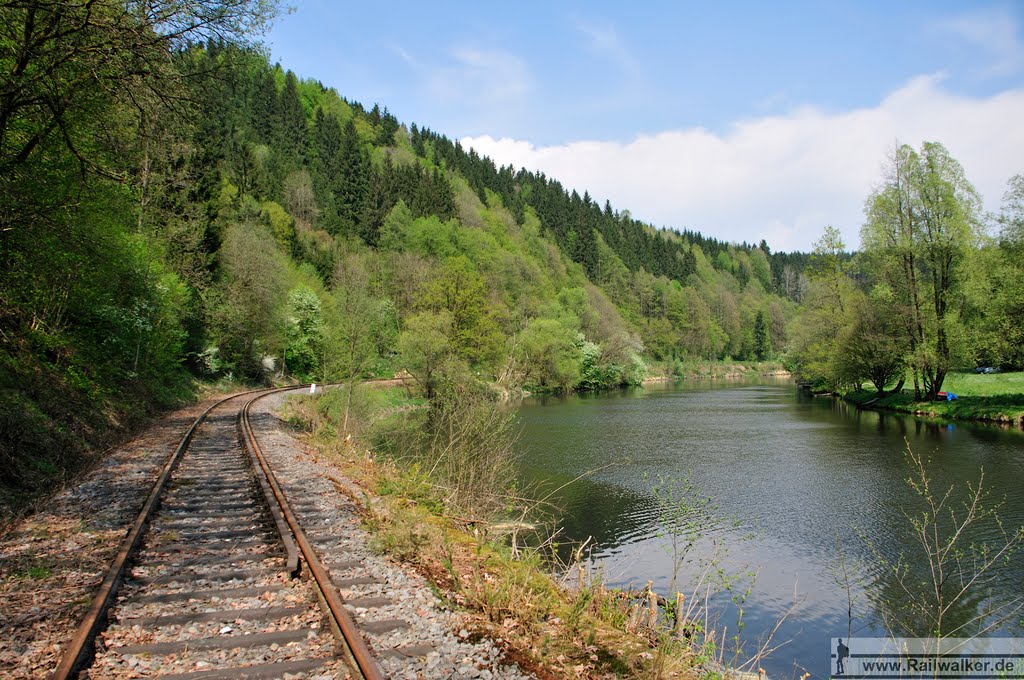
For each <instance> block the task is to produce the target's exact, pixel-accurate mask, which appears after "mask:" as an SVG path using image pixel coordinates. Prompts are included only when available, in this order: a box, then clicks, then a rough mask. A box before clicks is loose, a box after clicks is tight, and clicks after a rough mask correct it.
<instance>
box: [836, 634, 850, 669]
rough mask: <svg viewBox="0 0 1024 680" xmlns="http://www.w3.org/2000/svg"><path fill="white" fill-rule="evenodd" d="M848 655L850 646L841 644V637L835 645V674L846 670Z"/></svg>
mask: <svg viewBox="0 0 1024 680" xmlns="http://www.w3.org/2000/svg"><path fill="white" fill-rule="evenodd" d="M849 656H850V648H849V647H847V646H846V645H844V644H843V639H842V638H839V644H838V645H836V675H842V674H843V673H845V672H846V658H847V657H849Z"/></svg>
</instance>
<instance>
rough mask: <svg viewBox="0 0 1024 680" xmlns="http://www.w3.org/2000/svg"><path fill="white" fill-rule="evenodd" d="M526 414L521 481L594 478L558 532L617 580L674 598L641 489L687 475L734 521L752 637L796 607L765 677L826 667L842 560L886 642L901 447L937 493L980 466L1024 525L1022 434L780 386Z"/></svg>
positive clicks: (1004, 585) (1013, 574)
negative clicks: (749, 580) (888, 563)
mask: <svg viewBox="0 0 1024 680" xmlns="http://www.w3.org/2000/svg"><path fill="white" fill-rule="evenodd" d="M520 417H521V421H522V424H523V435H522V440H521V441H522V446H523V447H524V450H525V452H526V460H525V462H524V465H523V471H522V475H523V478H524V480H526V481H536V480H545V483H546V484H548V487H549V488H556V487H558V486H559V485H561V484H564V483H566V482H568V481H570V480H572V479H574V478H576V477H577V476H579V475H580V474H582V473H585V472H587V471H591V470H596V472H594V473H593V474H592V475H590V476H588V477H586V478H585V479H583V480H581V481H579V482H576V483H573V484H570V485H568V486H567V487H565V488H564V489H562V490H561V491H560V492H559V493H558V494H556V499H557V501H558V503H559V504H560V506H561V507H563V508H564V510H565V519H564V522H563V524H564V528H565V535H566V536H567V537H568V538H570V539H573V540H583V539H585V538H586V537H588V536H590V537H593V540H594V542H595V544H596V557H597V559H598V561H599V562H600V564H601V565H602V567H603V568H604V570H605V572H606V574H607V577H608V578H609V580H611V581H612V582H613V583H616V584H619V585H623V584H628V583H641V584H642V583H644V582H646V581H647V580H648V579H652V580H654V581H655V584H656V587H659V588H662V589H665V588H667V586H668V581H669V579H670V575H671V559H670V558H669V557H668V556H667V555H666V553H665V551H664V550H662V542H661V541H659V540H658V538H657V536H656V534H657V517H656V506H655V503H654V502H653V498H652V497H651V493H650V488H651V481H650V480H654V479H657V478H658V477H669V478H673V477H674V478H677V479H681V478H683V477H685V476H689V477H690V478H692V479H693V480H694V481H695V482H696V483H697V484H698V485H699V486H700V488H701V490H702V491H703V493H705V494H707V495H710V496H712V497H713V498H714V500H715V502H716V503H717V504H718V505H719V506H720V508H721V511H722V513H723V514H725V515H727V516H728V517H732V518H735V519H737V520H738V521H739V523H740V526H741V529H740V530H738V531H736V532H732V533H730V534H729V536H728V537H726V538H725V539H724V540H725V542H726V543H727V544H728V548H729V557H728V563H729V566H730V567H732V568H736V569H743V568H744V567H747V566H752V567H755V568H757V567H759V568H760V572H759V576H758V581H757V585H756V588H755V591H754V593H753V596H752V598H751V600H750V601H749V602H748V603H747V607H746V609H747V612H748V615H747V619H746V625H747V630H748V631H749V632H750V634H751V636H752V637H755V638H756V637H757V636H758V635H759V634H763V633H764V632H765V631H766V630H770V629H771V627H772V626H773V625H774V624H775V622H776V621H777V620H778V617H779V616H781V615H783V614H784V613H785V612H786V611H787V610H788V609H789V608H790V607H791V606H792V605H793V603H794V602H799V603H800V606H799V609H798V611H797V612H796V613H795V614H793V615H792V616H791V617H790V618H789V619H788V620H787V621H786V622H785V623H784V624H783V626H782V629H781V630H780V632H779V638H778V639H787V640H792V642H791V643H790V644H788V645H787V646H786V647H784V648H783V649H782V650H780V651H779V652H777V653H776V654H775V656H774V657H773V658H772V659H771V660H770V661H769V664H768V666H766V667H767V668H768V669H769V671H773V672H774V673H775V674H784V675H791V674H792V673H791V672H790V671H792V669H793V668H794V663H797V662H799V663H802V665H803V666H804V667H806V668H808V669H809V670H811V671H812V672H813V673H814V675H816V676H817V675H823V674H824V673H825V672H826V671H827V654H828V649H827V638H828V637H829V636H830V635H839V634H845V631H846V630H847V626H848V621H847V617H846V609H847V596H846V591H845V589H844V588H843V587H842V586H841V585H840V584H837V582H836V578H835V576H834V574H833V571H834V570H835V567H836V564H837V560H838V557H839V555H844V556H845V558H846V560H847V561H848V563H849V564H850V565H859V569H858V572H857V573H858V581H857V584H855V586H856V587H854V589H853V591H854V594H855V595H856V596H857V597H858V598H859V602H860V603H861V604H863V605H865V606H864V612H865V616H864V617H862V618H860V619H858V620H857V621H856V622H852V624H849V625H852V626H853V628H854V631H855V634H858V633H859V634H861V635H865V634H872V633H882V632H884V631H883V621H884V620H885V619H886V618H887V617H886V615H885V614H886V611H887V608H888V609H890V610H903V609H905V607H904V606H902V605H901V604H900V603H901V602H903V600H901V599H900V598H899V597H897V594H898V593H897V591H898V590H900V589H901V588H902V586H901V585H900V584H899V583H894V582H893V580H892V578H891V570H890V571H889V572H886V571H885V570H883V569H881V568H880V566H879V556H881V557H882V558H885V559H890V560H894V559H896V557H897V555H898V554H899V551H900V549H901V548H907V547H910V546H909V545H908V544H907V542H906V540H905V538H904V537H905V533H906V532H905V530H906V526H907V520H906V517H905V514H904V512H905V511H908V510H912V509H913V508H914V502H915V499H914V497H913V494H912V493H911V492H910V491H909V490H908V488H907V486H906V483H905V479H906V477H907V476H908V474H909V472H910V469H909V467H908V465H907V461H906V460H905V457H904V455H903V450H904V449H905V446H906V444H905V440H906V441H909V442H910V445H911V446H912V447H913V449H914V450H915V451H916V452H917V453H919V454H922V455H926V456H928V457H929V458H930V459H931V461H932V462H931V464H930V467H929V470H930V474H931V475H932V477H933V481H934V484H935V486H936V488H941V489H944V488H947V487H948V486H949V485H950V484H951V483H961V482H963V481H964V480H976V479H977V477H978V472H979V470H980V468H982V467H984V469H985V473H986V482H987V483H988V484H989V488H990V489H991V491H992V494H993V496H994V497H1004V496H1005V497H1006V499H1007V502H1006V505H1005V506H1004V508H1003V510H1002V516H1003V518H1004V520H1005V522H1006V525H1007V526H1011V527H1013V526H1019V525H1021V524H1024V487H1022V485H1021V484H1020V480H1021V479H1022V474H1021V473H1022V471H1024V470H1022V469H1024V446H1022V445H1024V436H1022V435H1021V433H1020V432H1017V431H1006V430H1000V429H998V428H986V427H974V426H969V425H962V424H957V425H950V424H943V423H938V422H929V421H923V420H919V419H915V418H908V417H903V416H897V415H893V414H883V413H877V412H873V411H859V410H857V409H855V408H853V407H852V406H850V405H848V404H845V403H843V402H838V401H834V400H831V399H822V398H813V397H808V396H806V395H803V394H801V393H800V392H799V391H798V390H796V389H795V388H794V387H793V386H792V385H791V384H790V383H788V382H786V381H780V380H773V379H762V380H759V381H755V382H752V383H745V384H728V385H721V384H713V383H703V384H694V383H687V384H685V385H683V386H670V385H657V386H652V387H649V388H645V389H636V390H627V391H622V392H616V393H612V394H600V395H585V396H575V397H561V398H550V397H549V398H543V399H536V400H531V401H527V402H526V403H524V404H523V406H522V408H521V409H520ZM741 534H742V535H752V536H753V537H752V538H749V539H747V540H740V539H739V538H738V536H740V535H741ZM859 534H863V535H864V536H867V537H869V539H870V540H869V541H868V542H865V541H864V540H862V539H861V538H860V536H859ZM993 535H994V534H993V533H992V532H990V533H989V534H987V537H992V536H993ZM874 551H877V552H878V554H877V555H876V554H875V552H874ZM917 566H918V567H919V566H920V564H918V565H917ZM996 576H997V578H996V579H995V580H994V581H993V583H992V584H991V588H992V592H990V593H988V594H987V595H986V594H984V593H983V594H982V595H981V596H980V598H979V600H978V601H974V602H968V603H966V604H965V605H964V606H963V607H962V611H961V612H960V613H959V614H957V616H959V617H961V618H962V617H965V616H969V615H970V612H973V611H975V610H976V608H977V607H978V606H980V605H982V604H983V603H984V601H986V600H988V601H991V598H992V597H999V596H1001V595H1007V594H1016V593H1017V592H1019V590H1020V588H1019V583H1020V582H1021V580H1022V578H1024V573H1021V571H1020V570H1019V568H1016V567H1015V568H1012V569H1010V568H1008V569H1003V570H1002V571H1001V572H1000V573H998V574H997V575H996ZM869 595H870V597H869ZM726 614H728V612H726Z"/></svg>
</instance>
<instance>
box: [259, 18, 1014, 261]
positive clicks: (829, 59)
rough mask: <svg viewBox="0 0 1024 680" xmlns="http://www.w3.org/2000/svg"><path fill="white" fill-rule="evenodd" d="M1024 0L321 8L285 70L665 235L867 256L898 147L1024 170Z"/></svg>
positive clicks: (278, 37)
mask: <svg viewBox="0 0 1024 680" xmlns="http://www.w3.org/2000/svg"><path fill="white" fill-rule="evenodd" d="M1022 20H1024V6H1022V5H1020V4H1014V3H981V2H975V3H949V2H899V3H881V2H832V3H826V2H808V3H796V2H793V3H763V2H751V3H708V2H673V3H645V4H643V5H636V6H634V5H630V4H628V3H622V2H616V3H588V4H586V5H583V4H570V3H517V4H508V3H501V4H498V3H437V4H436V5H432V4H423V3H404V2H389V3H386V4H385V3H378V4H371V3H360V4H358V5H357V4H348V3H345V4H341V3H334V2H300V3H298V4H297V7H296V11H295V12H294V13H292V14H289V15H287V16H284V17H282V18H281V19H280V20H279V21H278V22H277V25H276V26H275V27H274V29H273V30H272V32H271V33H270V35H269V36H268V37H267V43H268V47H269V49H270V52H271V55H272V56H273V58H274V59H276V60H279V61H280V62H281V63H282V65H283V66H284V67H285V68H290V69H292V70H294V71H295V72H296V73H298V74H299V75H300V76H303V77H312V78H317V79H319V80H321V81H323V82H324V83H325V84H327V85H330V86H333V87H335V88H336V89H337V90H338V91H339V92H340V93H341V94H342V95H344V96H346V97H348V98H350V99H355V100H358V101H362V102H363V103H364V104H367V105H369V104H372V103H374V102H377V103H380V104H381V105H382V106H387V107H388V108H389V109H390V110H391V111H392V112H393V113H395V115H397V116H398V118H399V120H402V121H404V122H416V123H418V124H421V125H426V126H428V127H430V128H432V129H434V130H437V131H439V132H442V133H444V134H446V135H447V136H449V137H451V138H453V139H461V140H463V141H464V143H466V144H472V145H473V146H475V147H476V148H477V149H478V150H480V151H481V152H483V153H487V154H488V155H490V156H492V157H493V158H495V160H496V161H497V162H499V163H513V164H514V165H516V166H520V165H525V166H526V167H529V168H531V169H539V170H544V171H545V172H548V173H549V174H552V175H554V176H556V177H558V178H559V179H561V180H562V181H563V182H564V183H565V184H567V185H569V186H573V187H576V188H579V189H580V190H582V189H589V190H590V192H591V194H593V195H594V196H595V197H596V198H600V199H604V198H610V199H611V200H612V202H613V204H614V205H615V206H616V207H617V208H620V209H623V208H626V209H629V210H630V211H631V212H632V213H633V215H634V216H636V217H639V218H641V219H645V220H648V221H651V222H653V223H654V224H656V225H665V226H675V227H688V228H693V229H698V230H700V231H703V232H705V233H708V234H710V235H714V236H716V237H719V238H723V239H727V240H733V241H741V240H746V241H756V240H759V239H760V238H767V239H768V241H769V243H770V244H772V245H773V246H774V247H776V248H785V249H792V248H800V249H806V248H809V247H810V244H811V243H812V242H813V241H814V240H815V239H816V238H818V236H820V234H821V231H822V228H823V227H824V225H825V224H833V225H835V226H837V227H839V228H840V230H841V231H842V232H843V234H844V237H845V238H846V241H847V243H848V245H849V246H850V247H856V246H857V245H858V243H859V236H858V233H859V227H860V223H861V221H862V212H861V211H862V207H863V202H864V198H865V196H866V195H867V193H868V192H869V191H870V189H871V186H872V185H873V183H875V182H877V180H878V177H879V176H880V173H881V166H882V163H883V161H884V158H885V154H886V151H887V149H889V148H890V147H891V146H892V144H893V143H894V141H895V140H896V139H899V140H900V141H901V142H908V143H911V144H914V145H918V144H919V143H920V142H921V141H923V140H925V139H927V140H934V141H940V142H943V143H944V144H946V146H947V147H949V149H950V151H951V152H952V153H953V155H954V156H955V157H957V158H958V159H960V161H961V162H962V163H963V164H964V167H965V169H966V171H967V174H968V177H969V178H971V179H972V180H973V181H974V182H975V184H976V185H977V186H978V188H979V190H981V191H982V194H983V196H984V197H985V200H986V207H987V208H989V209H991V210H994V209H997V208H998V207H999V202H1000V197H1001V194H1002V191H1003V188H1004V187H1005V184H1006V180H1007V179H1009V177H1010V176H1011V175H1013V174H1015V173H1019V172H1024V129H1022V128H1024V126H1022V125H1021V124H1020V122H1019V121H1021V120H1024V42H1022V36H1021V25H1022Z"/></svg>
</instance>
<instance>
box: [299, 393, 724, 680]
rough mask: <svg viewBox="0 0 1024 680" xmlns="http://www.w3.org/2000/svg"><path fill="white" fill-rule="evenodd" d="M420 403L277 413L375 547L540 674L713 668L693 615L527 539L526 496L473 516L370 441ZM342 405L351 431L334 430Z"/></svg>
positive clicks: (317, 404)
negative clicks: (359, 512) (350, 505)
mask: <svg viewBox="0 0 1024 680" xmlns="http://www.w3.org/2000/svg"><path fill="white" fill-rule="evenodd" d="M427 410H428V409H427V408H426V407H425V405H424V404H423V402H422V401H421V400H419V399H411V398H409V396H408V395H407V394H405V393H404V390H403V389H402V388H386V389H383V390H372V389H360V390H359V391H357V394H356V397H355V398H354V399H353V401H352V403H351V404H350V405H349V404H346V400H345V399H344V396H343V394H342V393H341V391H337V392H335V393H333V394H332V393H331V392H330V391H328V392H326V393H325V394H323V395H319V396H314V397H310V396H308V395H304V396H301V397H296V398H293V399H291V400H290V401H289V402H288V406H287V407H286V411H285V417H286V418H287V419H288V420H289V421H290V422H292V423H293V424H295V425H296V426H298V427H300V428H302V429H303V430H304V431H305V433H306V434H305V436H306V440H307V442H308V443H309V444H310V445H311V446H312V447H313V448H314V449H315V450H316V451H317V452H318V455H319V456H320V457H321V458H322V459H323V460H326V461H328V462H329V463H331V464H332V465H333V466H334V467H336V468H337V469H338V471H339V472H340V474H341V476H344V477H345V478H347V479H349V480H352V481H353V482H354V483H355V484H356V485H357V487H358V490H353V489H351V488H349V489H348V490H347V491H345V487H344V485H339V489H340V490H342V491H344V492H346V493H349V494H350V495H351V496H352V497H353V499H354V500H355V501H356V502H357V504H358V505H360V506H361V507H362V508H363V513H364V524H365V527H366V529H367V530H368V531H369V532H370V533H371V534H372V537H373V538H372V540H373V543H374V545H375V547H376V548H377V549H378V550H380V551H381V552H382V553H386V554H388V555H390V556H392V557H394V558H396V559H398V560H400V561H403V562H404V563H406V564H408V565H410V566H412V567H413V568H414V569H415V570H417V571H418V572H419V573H421V574H423V575H424V576H425V577H427V579H428V580H429V581H430V582H431V583H432V584H433V585H434V586H435V587H436V590H437V593H438V595H439V596H440V597H441V598H442V599H444V600H446V601H447V602H448V603H449V604H450V605H451V606H453V607H454V608H456V609H460V610H462V611H464V612H465V613H466V614H467V615H468V616H469V617H470V620H471V622H472V627H473V628H474V629H475V632H476V633H478V634H481V635H487V636H490V637H492V638H493V639H496V640H500V641H503V643H504V645H505V646H506V648H507V650H508V652H509V653H510V655H511V657H512V658H513V659H514V660H515V661H517V662H518V663H519V664H520V665H522V666H523V667H525V668H528V669H530V670H531V671H534V672H536V673H537V674H538V675H539V676H540V677H551V678H562V677H594V678H596V677H602V678H603V677H651V678H659V677H664V678H668V677H684V678H685V677H691V678H696V677H702V676H708V675H709V674H710V672H709V671H708V669H709V668H712V667H714V668H718V667H720V662H721V658H720V652H718V653H717V654H716V652H715V651H714V649H713V647H712V646H711V645H709V644H707V643H706V642H704V641H705V640H706V635H705V632H704V630H703V627H702V626H703V622H702V621H698V620H686V619H685V617H682V618H681V620H680V621H679V622H678V624H677V623H676V620H675V617H674V614H673V613H672V612H673V608H674V604H675V603H674V602H666V601H665V600H664V599H661V600H660V601H659V599H658V598H657V597H656V596H653V597H652V593H650V592H649V591H646V590H645V591H642V592H640V593H635V594H632V595H629V594H624V593H621V592H618V591H614V590H612V589H608V588H606V587H604V585H603V584H602V583H601V581H600V578H599V577H597V576H596V575H594V574H592V573H590V571H589V570H588V569H587V568H586V566H585V561H584V560H583V558H582V550H581V551H578V552H577V554H576V557H575V563H574V564H569V565H566V564H560V565H559V564H556V563H554V562H553V560H555V559H556V558H555V557H554V556H555V554H556V546H555V544H554V538H553V537H552V538H550V539H549V540H547V541H544V540H540V541H538V540H537V537H538V535H539V534H541V535H542V534H543V532H541V531H538V522H537V515H536V514H533V513H530V512H528V511H524V510H523V506H524V505H525V506H529V505H530V504H531V503H530V501H528V500H526V497H528V496H529V494H528V493H524V492H523V491H522V490H515V489H512V490H511V493H510V494H509V495H508V496H506V498H507V499H508V503H507V505H506V506H505V507H504V508H503V509H501V510H498V511H494V510H493V509H492V511H491V512H490V513H489V514H481V513H474V512H473V511H472V509H467V507H466V505H465V502H464V501H463V502H462V504H461V505H453V503H452V499H453V497H454V496H453V495H452V494H451V493H449V492H448V488H447V482H446V481H444V480H439V479H435V478H434V475H433V472H434V466H431V465H428V464H425V461H423V460H416V461H414V460H412V459H411V458H409V457H407V456H403V455H402V454H401V453H400V452H399V451H398V450H397V449H395V448H394V447H393V446H392V445H387V444H386V445H384V446H379V447H374V446H373V442H376V441H381V438H382V437H383V438H384V439H387V437H386V435H387V433H388V432H393V431H395V430H401V429H402V428H403V427H406V426H408V425H409V421H410V419H411V420H413V421H415V420H416V419H417V418H419V417H422V416H423V415H424V414H425V413H426V412H427ZM346 411H348V415H349V423H350V431H349V432H342V431H341V430H340V429H339V422H340V419H342V418H344V415H343V414H344V413H345V412H346ZM403 421H404V422H403ZM389 449H390V450H389ZM385 451H388V452H387V453H385ZM537 505H539V504H537ZM513 506H515V507H513ZM510 509H511V512H509V510H510ZM526 535H530V536H531V537H532V539H533V540H527V539H525V538H524V536H526ZM547 535H548V536H549V537H550V536H551V534H550V533H549V534H547ZM558 574H563V576H559V575H558ZM687 604H689V603H688V602H687Z"/></svg>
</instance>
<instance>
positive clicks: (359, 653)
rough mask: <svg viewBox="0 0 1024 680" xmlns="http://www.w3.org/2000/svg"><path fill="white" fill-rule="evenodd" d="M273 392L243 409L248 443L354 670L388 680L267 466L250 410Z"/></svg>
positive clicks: (370, 679) (375, 679) (374, 679)
mask: <svg viewBox="0 0 1024 680" xmlns="http://www.w3.org/2000/svg"><path fill="white" fill-rule="evenodd" d="M275 391H276V390H275ZM271 393H272V392H267V393H265V394H261V395H258V396H256V397H253V398H252V399H250V400H249V401H248V402H246V404H245V406H243V407H242V416H241V418H242V430H243V432H244V434H245V436H246V438H247V441H248V442H249V444H250V445H251V447H252V449H251V450H252V452H253V453H254V454H255V456H256V459H257V460H258V461H259V464H260V467H261V468H262V469H263V473H264V474H265V475H266V478H267V482H268V483H269V484H270V487H271V489H272V490H273V492H274V496H275V498H276V499H277V503H278V505H279V506H280V507H281V512H282V513H283V514H284V518H285V520H286V521H287V523H288V526H289V527H291V530H292V534H293V535H294V536H295V542H296V543H297V544H298V546H299V550H301V551H302V557H303V559H304V560H305V562H306V566H307V567H308V568H309V572H310V575H311V576H312V577H313V580H314V581H315V583H316V586H317V588H318V589H319V590H320V594H321V596H322V598H323V602H324V603H325V604H326V605H327V610H328V612H327V613H328V615H329V616H330V618H331V620H332V623H333V624H334V625H333V627H335V628H336V629H337V630H339V631H340V632H341V635H342V637H343V642H344V644H345V646H346V647H347V648H348V652H349V654H350V656H351V659H352V661H354V663H355V666H356V668H355V669H354V670H357V671H358V672H359V673H360V674H362V676H363V677H364V678H366V680H384V675H383V674H382V673H381V671H380V668H379V667H378V666H377V661H376V659H374V658H373V655H372V654H371V653H370V650H369V648H368V647H367V646H366V642H365V641H364V640H363V636H362V635H360V633H359V629H358V628H357V627H356V624H355V622H354V621H353V620H352V617H351V616H349V614H348V612H347V611H346V610H345V605H344V602H343V601H342V599H341V596H340V595H339V594H338V591H337V589H336V588H335V587H334V585H333V584H332V583H331V578H330V576H329V575H328V574H327V569H326V568H325V567H324V565H323V563H322V562H321V561H320V558H319V557H317V555H316V551H315V550H314V549H313V546H312V544H311V543H310V542H309V539H308V538H307V537H306V534H305V532H304V531H303V530H302V527H301V526H300V525H299V522H298V520H297V519H296V517H295V514H294V513H293V512H292V509H291V506H290V505H289V504H288V499H287V497H286V496H285V494H284V491H283V490H282V489H281V485H280V484H278V482H277V478H276V477H275V476H274V472H273V470H271V469H270V465H269V464H268V463H267V460H266V457H265V456H264V455H263V451H262V449H260V446H259V443H257V441H256V437H255V434H254V433H253V430H252V425H251V423H250V422H249V408H250V407H251V406H252V405H253V403H255V402H256V401H258V400H259V399H262V398H263V397H265V396H268V395H269V394H271Z"/></svg>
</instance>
